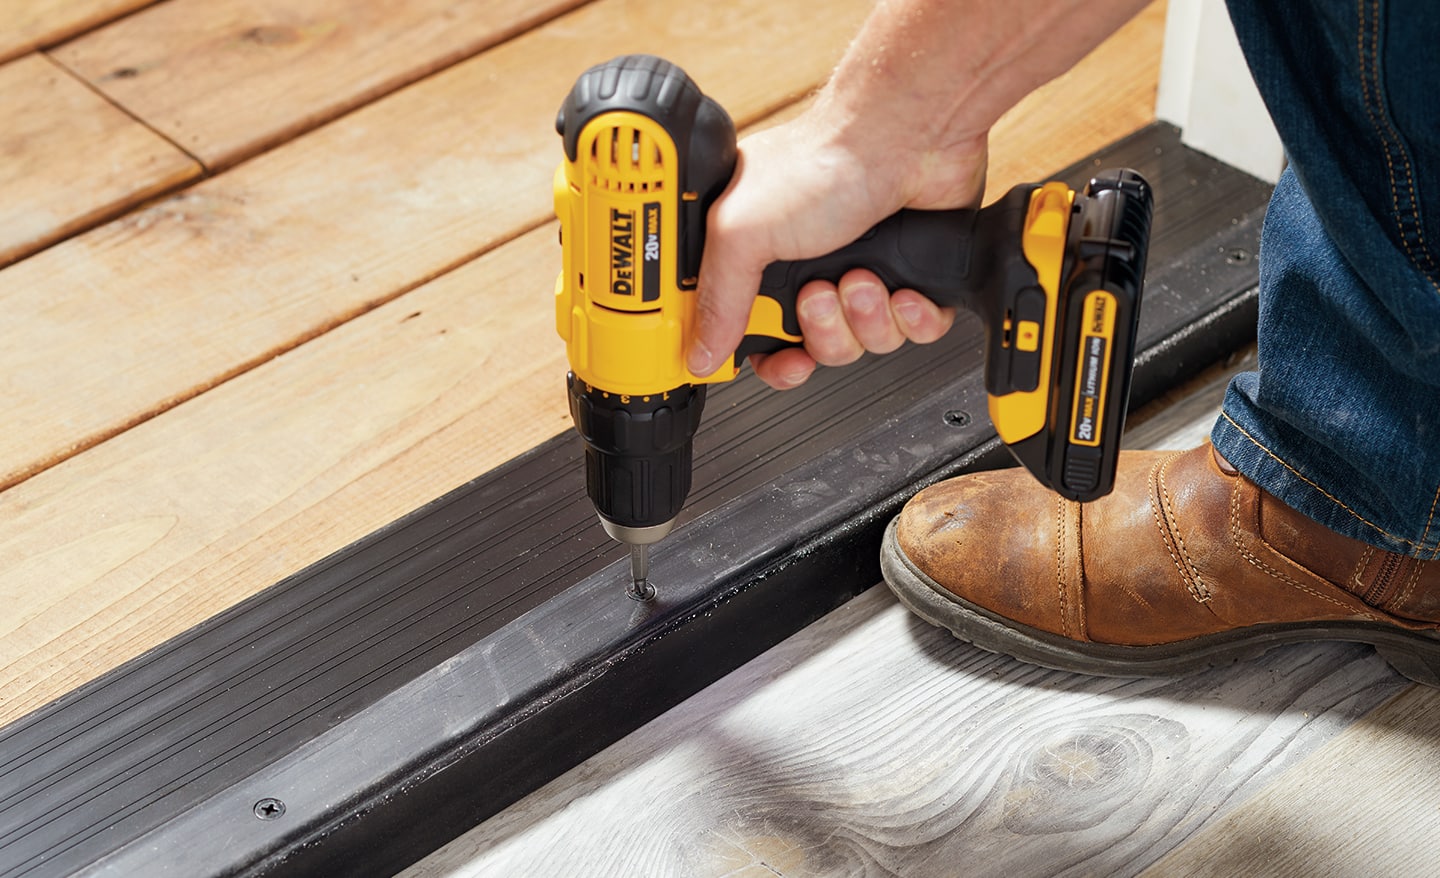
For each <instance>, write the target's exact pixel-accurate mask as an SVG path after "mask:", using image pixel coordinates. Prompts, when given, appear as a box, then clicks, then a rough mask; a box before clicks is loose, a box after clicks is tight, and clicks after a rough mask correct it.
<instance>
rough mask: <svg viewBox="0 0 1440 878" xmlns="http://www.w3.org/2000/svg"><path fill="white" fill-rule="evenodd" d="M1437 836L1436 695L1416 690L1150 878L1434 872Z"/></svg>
mask: <svg viewBox="0 0 1440 878" xmlns="http://www.w3.org/2000/svg"><path fill="white" fill-rule="evenodd" d="M1437 830H1440V691H1436V690H1434V689H1430V688H1427V687H1424V686H1412V687H1411V688H1410V689H1408V690H1406V691H1405V692H1403V693H1401V694H1400V695H1398V696H1396V697H1395V699H1394V700H1393V701H1391V702H1389V703H1388V704H1386V705H1384V706H1382V707H1381V708H1379V709H1378V710H1376V711H1374V712H1373V713H1371V714H1370V715H1368V716H1366V717H1365V718H1364V719H1363V720H1361V721H1360V722H1358V723H1356V724H1355V725H1353V726H1351V727H1350V728H1348V729H1346V730H1345V731H1344V732H1343V733H1342V734H1340V735H1338V736H1336V737H1335V739H1334V740H1332V741H1330V742H1329V743H1327V744H1326V745H1325V746H1324V747H1322V748H1320V749H1318V750H1316V751H1315V752H1314V753H1312V754H1311V755H1310V756H1308V757H1307V758H1306V759H1305V760H1304V761H1303V762H1300V763H1299V764H1297V765H1295V766H1293V767H1291V768H1290V769H1289V770H1287V771H1286V772H1285V773H1284V774H1283V775H1281V776H1280V777H1278V778H1276V779H1275V781H1274V782H1273V783H1271V784H1270V785H1269V786H1268V787H1267V788H1266V789H1265V790H1264V791H1263V792H1262V793H1260V794H1259V795H1256V796H1254V797H1253V798H1251V799H1250V800H1249V801H1247V802H1245V803H1244V804H1243V805H1241V806H1240V807H1238V808H1236V809H1235V810H1234V811H1231V812H1230V813H1229V814H1228V815H1226V816H1225V818H1224V819H1222V820H1218V821H1216V822H1215V823H1214V824H1213V825H1210V826H1207V827H1206V828H1205V830H1204V831H1203V832H1199V833H1196V834H1195V836H1193V837H1192V838H1191V839H1189V840H1188V841H1187V842H1186V843H1185V844H1184V845H1182V846H1181V847H1179V848H1177V849H1175V851H1174V852H1172V853H1171V854H1170V855H1169V856H1167V857H1165V858H1164V859H1162V860H1160V861H1159V862H1158V863H1156V864H1155V866H1154V868H1153V869H1150V870H1147V871H1146V872H1145V874H1146V875H1147V876H1154V878H1163V876H1168V875H1186V876H1194V878H1202V876H1211V875H1214V876H1220V875H1225V876H1231V875H1254V876H1269V875H1275V876H1281V875H1287V876H1298V875H1329V876H1336V878H1341V876H1355V878H1361V876H1372V875H1430V874H1434V872H1435V857H1434V849H1433V848H1431V847H1430V844H1431V839H1433V838H1434V837H1435V836H1434V835H1432V834H1431V833H1433V832H1435V831H1437Z"/></svg>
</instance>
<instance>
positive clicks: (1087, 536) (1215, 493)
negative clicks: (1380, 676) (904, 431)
mask: <svg viewBox="0 0 1440 878" xmlns="http://www.w3.org/2000/svg"><path fill="white" fill-rule="evenodd" d="M881 565H882V568H883V569H884V571H885V579H886V580H887V581H888V582H889V584H890V587H891V589H893V590H894V591H895V593H896V595H898V596H899V598H900V600H901V601H902V602H903V603H904V604H905V605H906V606H908V607H909V608H910V609H911V610H913V611H914V612H915V613H917V614H918V615H919V616H920V617H921V618H923V619H925V620H926V621H929V622H930V623H932V624H934V625H940V626H942V627H945V628H948V629H950V631H952V632H953V633H954V634H955V636H957V637H959V638H961V639H962V640H968V641H970V642H972V643H974V644H975V645H977V646H980V647H983V648H985V649H988V650H991V651H992V652H1001V653H1006V654H1008V655H1012V656H1014V657H1016V658H1018V659H1022V660H1024V661H1028V662H1032V663H1034V664H1039V665H1044V666H1046V667H1051V668H1059V669H1061V670H1069V671H1079V672H1082V673H1087V674H1103V675H1110V676H1123V677H1138V676H1163V675H1171V674H1180V673H1185V672H1189V671H1195V670H1200V669H1203V668H1207V667H1212V666H1215V665H1222V664H1228V663H1230V662H1233V661H1236V660H1238V659H1242V658H1250V657H1253V656H1256V655H1259V654H1260V653H1262V652H1264V651H1265V650H1266V649H1268V648H1270V647H1272V646H1275V645H1278V644H1282V643H1295V642H1299V641H1310V640H1354V641H1361V642H1364V643H1370V644H1373V645H1374V646H1375V648H1376V649H1377V650H1378V651H1379V652H1380V654H1381V655H1382V656H1383V657H1384V658H1385V659H1386V660H1387V661H1389V662H1390V664H1391V665H1393V666H1394V667H1395V669H1396V670H1398V671H1400V672H1401V673H1402V674H1404V675H1405V676H1407V677H1409V678H1410V679H1412V680H1416V681H1418V682H1421V683H1427V684H1429V685H1431V686H1440V634H1437V633H1436V628H1437V622H1440V563H1437V562H1434V561H1421V560H1417V559H1415V558H1412V557H1408V556H1405V555H1397V554H1394V553H1391V552H1386V551H1384V550H1382V549H1377V548H1374V547H1372V546H1369V545H1367V544H1365V543H1362V542H1359V541H1357V540H1352V539H1349V538H1347V537H1343V536H1340V535H1339V534H1336V533H1334V532H1333V531H1330V530H1328V529H1326V528H1324V527H1321V526H1320V525H1318V524H1315V523H1314V522H1312V521H1311V520H1310V519H1308V518H1306V517H1304V516H1302V515H1300V514H1299V513H1298V512H1296V511H1294V510H1293V509H1291V508H1290V507H1288V506H1286V505H1285V504H1283V503H1281V502H1280V501H1279V500H1276V499H1275V498H1274V497H1271V496H1270V495H1269V494H1266V493H1265V492H1264V491H1262V490H1260V489H1259V488H1258V487H1257V486H1256V485H1255V484H1254V483H1253V482H1251V481H1250V480H1249V479H1246V478H1245V477H1244V476H1241V475H1239V474H1238V473H1236V472H1235V470H1234V468H1233V467H1231V466H1230V465H1229V464H1228V463H1227V462H1225V461H1224V459H1223V458H1221V457H1219V455H1218V454H1216V453H1214V452H1213V451H1212V449H1211V447H1210V445H1209V444H1205V445H1202V446H1200V447H1199V448H1196V449H1194V450H1191V451H1184V452H1179V451H1158V452H1152V451H1127V452H1124V453H1122V454H1121V457H1120V463H1119V466H1118V469H1117V477H1116V480H1115V490H1114V491H1113V492H1112V493H1111V494H1109V495H1108V496H1106V497H1103V498H1101V499H1099V500H1096V501H1094V502H1092V503H1086V504H1080V503H1074V502H1071V501H1069V500H1065V499H1063V498H1060V497H1058V496H1057V495H1055V494H1053V493H1051V492H1050V491H1048V490H1047V489H1045V488H1043V487H1041V486H1040V485H1039V484H1037V483H1036V482H1035V480H1034V479H1032V478H1031V477H1030V476H1029V475H1027V474H1026V473H1024V472H1022V471H1020V470H1001V471H997V472H986V473H976V474H974V475H969V476H961V477H959V478H956V479H951V480H950V481H947V482H942V483H941V484H938V485H934V486H932V487H930V488H927V489H925V490H924V491H921V492H920V493H919V494H918V495H916V496H915V498H914V499H912V500H911V501H910V503H909V504H908V505H907V506H906V507H905V509H904V510H903V511H902V512H901V513H900V515H899V516H898V517H896V519H895V521H894V522H892V523H891V525H890V528H889V530H888V531H887V532H886V535H885V544H884V548H883V549H882V551H881Z"/></svg>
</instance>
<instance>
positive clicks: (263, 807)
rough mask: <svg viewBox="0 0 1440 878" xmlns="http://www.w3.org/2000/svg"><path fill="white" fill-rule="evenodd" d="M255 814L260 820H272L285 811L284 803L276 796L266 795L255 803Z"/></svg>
mask: <svg viewBox="0 0 1440 878" xmlns="http://www.w3.org/2000/svg"><path fill="white" fill-rule="evenodd" d="M253 810H254V811H255V816H256V817H259V818H260V819H261V820H274V819H276V818H278V817H280V816H281V815H282V814H284V813H285V803H284V802H282V801H280V800H279V799H276V798H270V797H266V798H264V799H261V800H260V801H258V802H256V803H255V807H254V809H253Z"/></svg>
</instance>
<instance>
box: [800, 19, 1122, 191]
mask: <svg viewBox="0 0 1440 878" xmlns="http://www.w3.org/2000/svg"><path fill="white" fill-rule="evenodd" d="M1148 2H1149V0H881V2H879V3H878V4H877V5H876V8H875V10H874V11H873V12H872V13H871V14H870V16H869V18H868V19H867V20H866V22H865V24H864V26H863V27H862V28H861V30H860V33H859V34H858V35H857V36H856V38H855V40H854V41H853V42H852V44H851V46H850V48H849V50H848V51H847V52H846V54H845V56H844V58H843V59H842V60H841V62H840V64H839V65H838V66H837V68H836V70H835V73H834V75H833V76H832V77H831V81H830V82H829V83H828V84H827V85H826V87H825V88H824V89H823V90H822V92H821V94H820V95H819V97H818V99H817V103H816V111H817V113H818V114H819V115H820V116H821V117H822V118H824V119H825V121H826V124H827V125H829V126H831V130H832V131H833V132H834V135H833V136H835V137H836V138H838V139H841V140H844V141H846V142H847V144H848V145H849V147H850V148H851V149H852V150H855V151H858V152H861V153H868V154H869V155H870V156H872V157H873V158H875V159H877V160H879V159H880V158H881V157H882V156H887V155H888V156H889V157H890V159H889V160H888V161H886V165H887V166H889V167H891V168H896V169H907V170H908V171H909V172H910V173H908V174H907V177H908V179H905V180H897V181H894V185H897V186H898V187H899V188H900V189H901V190H903V191H904V193H905V196H906V197H905V199H904V200H905V201H907V202H912V201H915V200H916V199H917V198H918V199H919V200H920V201H921V202H929V201H933V200H941V201H943V200H944V199H945V195H944V194H941V193H933V192H926V182H927V181H929V180H931V179H932V177H931V175H930V174H929V173H928V166H929V165H930V163H931V162H932V161H934V160H935V159H936V158H938V157H940V156H944V157H945V160H946V161H954V157H955V155H956V154H957V153H959V154H964V153H966V152H975V151H977V150H978V152H977V154H979V155H983V150H984V141H985V137H986V135H987V133H988V132H989V130H990V128H991V126H993V125H994V124H995V122H996V121H997V120H998V119H999V118H1000V116H1001V115H1002V114H1003V113H1005V111H1007V110H1008V109H1010V108H1011V107H1012V106H1014V105H1015V104H1016V103H1018V102H1019V101H1020V100H1021V99H1022V98H1023V97H1025V95H1027V94H1029V93H1030V92H1031V91H1033V90H1034V89H1036V88H1037V87H1039V86H1040V85H1043V84H1044V83H1045V82H1047V81H1049V80H1050V79H1053V78H1054V77H1056V76H1058V75H1059V74H1061V73H1063V72H1065V71H1066V70H1068V69H1069V68H1070V67H1071V66H1073V65H1074V64H1075V63H1076V62H1077V61H1079V60H1080V59H1081V58H1082V57H1084V56H1085V55H1086V54H1087V53H1089V52H1090V51H1091V50H1092V49H1094V48H1095V47H1096V46H1098V45H1099V44H1100V43H1101V42H1102V41H1103V40H1104V39H1105V38H1106V37H1107V36H1109V35H1110V34H1111V33H1113V32H1114V31H1115V30H1116V29H1118V28H1119V27H1120V25H1122V24H1124V23H1125V21H1127V20H1128V19H1130V18H1131V17H1133V16H1134V15H1135V14H1136V13H1137V12H1138V11H1139V10H1140V9H1142V8H1143V7H1144V6H1145V5H1146V4H1147V3H1148ZM937 197H938V199H937ZM914 206H927V205H926V204H924V203H920V204H915V205H914Z"/></svg>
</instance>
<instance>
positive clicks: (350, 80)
mask: <svg viewBox="0 0 1440 878" xmlns="http://www.w3.org/2000/svg"><path fill="white" fill-rule="evenodd" d="M581 2H583V0H544V2H542V0H459V2H457V0H386V2H366V3H354V2H350V0H307V2H298V3H297V2H293V0H171V2H168V3H162V4H159V5H157V6H154V7H151V8H150V9H147V10H145V11H144V12H141V13H139V14H137V15H132V16H130V17H128V18H126V19H124V20H123V21H119V22H116V23H114V24H112V25H110V26H108V27H104V28H101V29H99V30H96V31H94V32H92V33H90V34H87V35H86V36H84V37H81V38H80V39H77V40H74V41H73V42H70V43H68V44H66V45H64V46H61V47H59V48H58V49H56V50H55V52H54V54H55V57H56V58H58V59H59V60H60V61H61V62H63V63H64V64H65V65H66V66H68V67H69V68H70V69H72V70H74V71H76V72H77V73H78V74H80V75H81V76H83V77H84V78H85V79H87V80H88V81H90V82H91V83H92V84H93V85H94V86H95V88H97V89H99V90H100V91H102V92H103V93H105V94H106V95H108V96H109V97H110V98H111V99H113V100H114V101H115V102H116V103H118V104H120V105H121V106H123V107H125V108H126V109H127V110H129V111H130V112H132V113H134V114H135V115H136V116H137V117H138V118H141V119H144V120H145V121H146V122H147V123H148V124H150V125H152V126H154V127H155V128H156V129H157V130H160V131H163V132H164V133H165V134H166V135H167V136H169V137H171V138H172V139H174V140H175V142H177V143H180V144H182V145H183V146H184V147H185V148H186V149H187V150H189V151H190V153H191V154H193V155H195V156H197V157H198V158H200V160H201V161H203V162H204V163H205V165H206V167H208V168H210V169H211V170H215V169H218V168H221V167H224V166H227V165H231V164H234V163H235V162H237V161H240V160H241V159H244V158H246V157H248V156H250V155H253V154H255V153H257V152H261V151H263V150H264V149H266V148H268V147H270V146H272V145H274V144H276V143H279V142H282V141H284V140H287V139H290V138H292V137H294V136H295V135H296V134H298V133H299V132H301V131H304V130H307V129H310V128H313V127H315V126H316V125H319V124H321V123H323V122H326V121H328V120H330V119H333V118H334V117H336V116H338V115H340V114H342V113H344V112H346V111H347V110H350V109H353V108H354V107H357V106H360V105H362V104H365V103H368V102H370V101H372V100H374V99H375V98H376V97H378V96H380V95H382V94H385V93H388V92H390V91H393V90H395V89H396V88H399V87H401V86H403V85H406V84H407V83H410V82H414V81H415V80H417V79H420V78H422V77H424V76H427V75H429V74H430V73H433V72H434V71H436V70H439V69H441V68H443V67H446V66H449V65H450V64H453V63H455V62H456V61H459V60H461V59H463V58H466V57H469V56H470V55H473V54H475V53H477V52H479V51H481V50H483V49H485V48H487V47H489V46H492V45H495V44H497V43H500V42H503V41H504V40H506V39H508V38H510V37H511V36H513V35H515V34H517V33H520V32H522V31H524V30H526V29H528V28H530V27H533V26H534V25H536V24H538V23H540V22H542V21H545V20H547V19H549V18H553V17H554V16H556V15H558V14H560V13H562V12H564V11H566V10H567V9H570V8H573V7H575V6H577V5H579V4H580V3H581ZM458 106H464V103H461V104H459V105H458Z"/></svg>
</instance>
